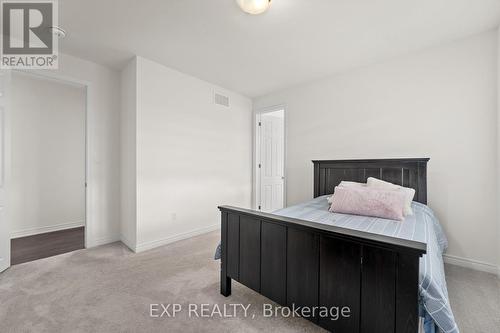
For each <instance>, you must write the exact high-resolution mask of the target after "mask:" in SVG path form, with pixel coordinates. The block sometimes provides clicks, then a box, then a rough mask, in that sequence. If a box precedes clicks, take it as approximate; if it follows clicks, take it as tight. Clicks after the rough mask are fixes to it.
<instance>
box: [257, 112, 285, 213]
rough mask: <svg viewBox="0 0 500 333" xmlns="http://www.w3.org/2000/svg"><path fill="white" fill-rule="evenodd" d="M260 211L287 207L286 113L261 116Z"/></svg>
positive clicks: (269, 113)
mask: <svg viewBox="0 0 500 333" xmlns="http://www.w3.org/2000/svg"><path fill="white" fill-rule="evenodd" d="M259 129H260V162H259V163H260V165H259V171H260V204H259V206H260V210H262V211H263V212H272V211H274V210H276V209H280V208H283V207H284V205H285V200H284V199H285V195H284V190H285V177H284V176H285V174H284V164H285V160H284V157H285V144H284V143H285V112H284V111H283V110H280V111H274V112H268V113H262V114H261V115H260V126H259Z"/></svg>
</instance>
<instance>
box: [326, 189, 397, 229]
mask: <svg viewBox="0 0 500 333" xmlns="http://www.w3.org/2000/svg"><path fill="white" fill-rule="evenodd" d="M405 199H406V196H405V194H404V192H402V191H394V190H382V189H373V188H369V187H364V188H360V187H341V186H337V187H335V192H334V193H333V196H332V205H331V206H330V212H332V213H343V214H354V215H364V216H375V217H381V218H384V219H390V220H398V221H403V220H404V215H403V210H404V207H405Z"/></svg>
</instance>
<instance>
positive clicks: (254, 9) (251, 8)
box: [236, 0, 271, 15]
mask: <svg viewBox="0 0 500 333" xmlns="http://www.w3.org/2000/svg"><path fill="white" fill-rule="evenodd" d="M236 2H237V3H238V5H239V6H240V8H241V9H242V10H243V11H244V12H245V13H248V14H252V15H257V14H262V13H263V12H265V11H266V10H268V9H269V7H270V6H271V0H236Z"/></svg>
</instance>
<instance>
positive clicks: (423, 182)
mask: <svg viewBox="0 0 500 333" xmlns="http://www.w3.org/2000/svg"><path fill="white" fill-rule="evenodd" d="M428 161H429V158H401V159H375V160H332V161H313V163H314V197H315V198H316V197H319V196H321V195H325V194H332V193H333V190H334V188H335V186H337V185H338V184H339V183H340V182H341V181H343V180H348V181H354V182H361V183H365V182H366V180H367V179H368V177H375V178H378V179H382V180H385V181H387V182H391V183H394V184H398V185H401V186H404V187H411V188H414V189H415V198H414V200H415V201H417V202H420V203H423V204H427V162H428Z"/></svg>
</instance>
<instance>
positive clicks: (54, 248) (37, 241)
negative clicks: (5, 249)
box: [10, 227, 85, 265]
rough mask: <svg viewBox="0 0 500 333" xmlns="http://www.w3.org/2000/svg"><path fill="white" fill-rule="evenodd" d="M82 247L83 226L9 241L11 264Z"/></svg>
mask: <svg viewBox="0 0 500 333" xmlns="http://www.w3.org/2000/svg"><path fill="white" fill-rule="evenodd" d="M84 247H85V228H84V227H80V228H74V229H66V230H60V231H54V232H48V233H45V234H39V235H33V236H27V237H20V238H14V239H11V241H10V251H11V265H17V264H22V263H23V262H28V261H33V260H37V259H42V258H47V257H52V256H55V255H58V254H63V253H67V252H71V251H75V250H80V249H83V248H84Z"/></svg>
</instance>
